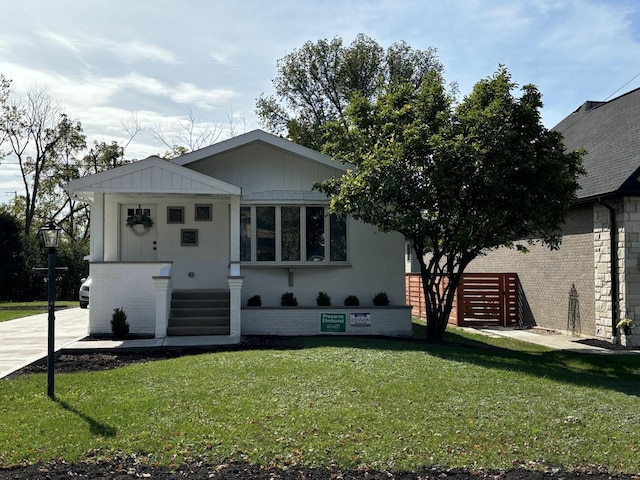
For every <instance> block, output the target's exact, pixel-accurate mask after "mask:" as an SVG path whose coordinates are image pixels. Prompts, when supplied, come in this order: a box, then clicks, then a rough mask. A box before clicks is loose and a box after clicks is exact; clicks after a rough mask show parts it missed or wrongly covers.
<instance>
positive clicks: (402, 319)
mask: <svg viewBox="0 0 640 480" xmlns="http://www.w3.org/2000/svg"><path fill="white" fill-rule="evenodd" d="M322 312H329V313H346V314H347V324H346V332H345V333H335V334H332V335H387V336H401V337H408V336H412V335H413V326H412V323H411V309H410V308H409V307H406V306H398V307H391V306H390V307H364V308H344V307H282V308H280V307H259V308H243V309H242V334H243V335H284V336H298V335H319V334H320V313H322ZM350 313H370V314H371V325H370V326H354V325H351V323H350V319H349V314H350Z"/></svg>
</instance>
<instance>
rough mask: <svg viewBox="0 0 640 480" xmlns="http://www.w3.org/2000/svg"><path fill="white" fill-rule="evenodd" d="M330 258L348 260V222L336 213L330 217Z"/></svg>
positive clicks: (339, 260)
mask: <svg viewBox="0 0 640 480" xmlns="http://www.w3.org/2000/svg"><path fill="white" fill-rule="evenodd" d="M329 235H330V238H331V240H330V241H331V244H330V247H329V248H330V249H331V250H330V260H331V261H332V262H346V261H347V222H346V221H345V219H344V218H340V217H338V216H336V215H331V216H330V217H329Z"/></svg>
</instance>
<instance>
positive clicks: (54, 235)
mask: <svg viewBox="0 0 640 480" xmlns="http://www.w3.org/2000/svg"><path fill="white" fill-rule="evenodd" d="M40 233H41V234H42V238H43V240H44V246H45V247H47V250H48V252H49V269H48V270H49V281H48V287H49V320H48V334H47V335H48V338H47V395H48V396H49V397H51V398H53V397H54V396H55V394H54V388H53V369H54V364H55V360H56V359H55V343H54V340H55V321H56V314H55V311H56V248H57V247H58V239H59V238H60V228H59V227H57V226H56V224H55V223H53V221H50V222H49V223H47V224H46V225H45V226H44V227H42V228H41V229H40Z"/></svg>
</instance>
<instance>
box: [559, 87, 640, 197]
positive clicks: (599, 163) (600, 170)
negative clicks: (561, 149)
mask: <svg viewBox="0 0 640 480" xmlns="http://www.w3.org/2000/svg"><path fill="white" fill-rule="evenodd" d="M553 129H554V130H556V131H558V132H560V133H562V134H563V136H564V144H565V147H566V148H567V150H569V151H571V150H577V149H580V148H582V149H584V150H586V151H587V154H586V155H585V157H584V167H585V169H586V171H587V175H586V176H584V177H582V178H581V179H580V186H581V187H582V188H581V190H579V191H578V198H579V199H580V200H581V201H588V200H593V199H596V198H598V197H603V196H619V195H640V183H639V182H638V176H639V175H640V89H636V90H632V91H631V92H628V93H626V94H624V95H621V96H619V97H617V98H614V99H613V100H609V101H607V102H594V101H588V102H585V103H584V104H583V105H581V106H580V107H579V108H578V109H577V110H576V111H574V112H573V113H572V114H571V115H569V116H567V117H566V118H565V119H564V120H562V121H561V122H560V123H559V124H558V125H556V126H555V127H554V128H553Z"/></svg>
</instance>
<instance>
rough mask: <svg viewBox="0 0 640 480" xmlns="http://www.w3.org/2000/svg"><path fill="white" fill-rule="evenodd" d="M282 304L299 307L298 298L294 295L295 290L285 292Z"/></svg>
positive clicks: (281, 300)
mask: <svg viewBox="0 0 640 480" xmlns="http://www.w3.org/2000/svg"><path fill="white" fill-rule="evenodd" d="M280 305H282V306H283V307H297V306H298V300H297V299H296V297H295V296H294V295H293V292H287V293H283V294H282V298H281V299H280Z"/></svg>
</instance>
